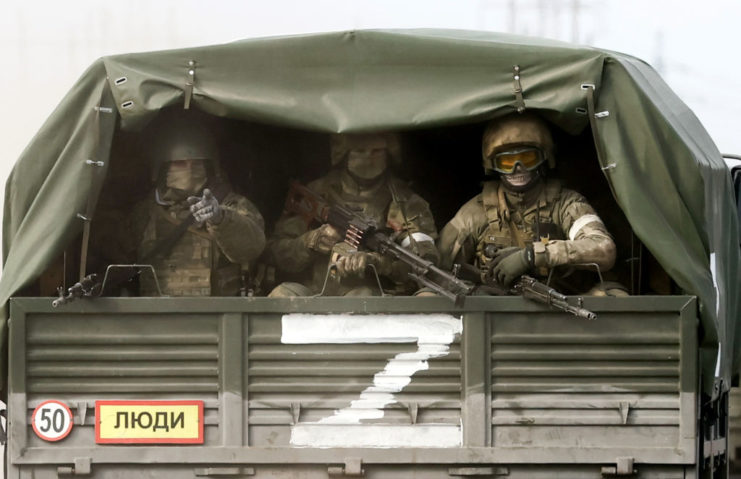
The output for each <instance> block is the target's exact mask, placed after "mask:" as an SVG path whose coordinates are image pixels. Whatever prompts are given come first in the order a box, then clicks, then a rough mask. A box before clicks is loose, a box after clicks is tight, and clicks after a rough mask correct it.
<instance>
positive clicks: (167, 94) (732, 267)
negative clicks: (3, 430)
mask: <svg viewBox="0 0 741 479" xmlns="http://www.w3.org/2000/svg"><path fill="white" fill-rule="evenodd" d="M515 65H517V66H518V67H519V73H518V72H515V70H514V66H515ZM515 77H517V78H515ZM590 85H593V86H594V89H592V86H590ZM519 87H521V93H520V92H518V90H519ZM591 91H593V92H594V101H593V102H592V104H591V105H590V102H589V101H588V100H589V96H590V95H589V94H590V92H591ZM186 102H190V107H191V108H197V109H200V110H203V111H205V112H207V113H210V114H213V115H217V116H222V117H229V118H234V119H243V120H251V121H254V122H261V123H265V124H270V125H277V126H285V127H292V128H299V129H306V130H312V131H318V132H350V131H362V130H373V129H384V130H389V129H410V128H429V127H441V126H448V125H458V124H464V123H471V122H476V121H484V120H486V119H489V118H493V117H496V116H498V115H502V114H504V113H508V112H511V111H514V110H516V109H517V108H518V107H524V108H526V109H535V110H538V111H539V112H540V113H541V114H543V115H544V116H545V117H546V118H547V119H548V120H549V121H551V122H553V123H554V124H556V125H558V126H559V127H560V128H562V129H563V130H564V131H566V132H569V133H574V134H576V133H578V132H580V131H583V130H584V129H585V128H587V127H588V126H589V124H590V116H591V117H592V118H591V120H592V128H593V132H594V137H595V144H596V150H597V152H598V153H599V155H598V156H599V161H600V163H601V165H600V166H601V168H602V170H603V172H604V174H605V176H606V178H607V180H608V182H609V185H610V187H611V188H612V193H613V195H614V197H615V199H616V201H617V203H618V204H619V206H620V207H621V208H622V210H623V212H624V214H625V215H626V217H627V219H628V221H629V222H630V225H631V226H632V228H633V230H634V232H635V234H636V235H637V236H638V238H639V239H640V240H641V241H642V242H643V243H644V244H645V245H646V247H647V248H648V249H649V250H650V251H651V253H652V254H653V255H654V256H655V257H656V258H657V259H658V261H659V262H660V263H661V265H662V266H663V267H664V269H665V270H666V271H667V273H669V275H670V276H671V277H672V278H673V279H674V281H675V282H676V283H677V284H678V285H679V286H680V287H681V288H682V289H683V290H685V291H686V292H688V293H690V294H693V295H696V296H698V298H699V299H700V305H701V306H700V316H701V319H702V325H703V331H704V333H703V334H704V336H703V345H704V348H705V349H704V350H705V352H706V353H705V354H706V357H705V360H704V361H703V364H705V373H706V377H707V376H708V375H709V376H712V375H713V373H714V371H713V369H714V367H715V358H716V352H717V351H716V348H718V347H719V346H720V355H719V357H720V369H719V374H720V376H722V377H723V378H724V379H725V380H726V384H728V381H729V379H730V377H731V375H732V372H733V371H736V370H738V365H739V359H740V354H739V349H740V345H741V335H740V333H741V328H737V327H736V322H737V319H738V318H739V311H740V305H739V295H738V294H737V292H738V288H739V284H740V282H739V279H740V278H741V276H740V275H741V259H740V258H739V239H738V227H737V218H736V215H735V210H734V208H735V205H734V201H733V193H732V185H731V182H730V178H729V175H728V171H727V168H726V166H725V164H724V162H723V160H722V158H721V155H720V153H719V152H718V149H717V148H716V146H715V145H714V144H713V142H712V140H711V139H710V137H709V136H708V134H707V133H706V132H705V130H704V129H703V127H702V125H701V124H700V122H699V121H698V120H697V118H696V117H695V116H694V115H693V113H692V112H691V111H690V110H689V109H688V108H687V106H686V105H685V104H684V103H683V102H682V101H681V100H680V99H679V98H678V97H677V96H676V95H675V94H674V93H673V92H672V91H671V90H670V89H669V87H668V86H667V85H666V84H665V83H664V82H663V81H662V80H661V78H660V77H659V76H658V75H657V74H656V73H655V72H654V70H653V69H652V68H651V67H650V66H648V65H647V64H645V63H643V62H641V61H639V60H637V59H635V58H632V57H630V56H627V55H623V54H619V53H614V52H609V51H604V50H598V49H595V48H588V47H582V46H574V45H570V44H566V43H560V42H555V41H548V40H541V39H535V38H527V37H519V36H511V35H503V34H496V33H489V32H468V31H439V30H409V31H357V32H340V33H328V34H316V35H302V36H291V37H276V38H264V39H253V40H244V41H239V42H234V43H230V44H225V45H217V46H209V47H202V48H191V49H182V50H173V51H161V52H153V53H136V54H128V55H116V56H110V57H105V58H103V59H100V60H98V61H97V62H95V63H94V64H93V65H92V66H91V67H90V69H89V70H88V71H87V72H85V73H84V75H83V76H82V78H81V79H80V80H79V81H78V83H77V84H76V85H75V86H74V88H73V89H72V91H70V92H69V94H68V95H67V96H66V97H65V98H64V99H63V101H62V102H61V104H60V105H59V107H58V108H57V109H56V110H55V112H54V113H53V114H52V115H51V117H50V118H49V119H48V121H47V122H46V123H45V124H44V126H43V127H42V128H41V130H40V131H39V132H38V134H37V135H36V137H35V138H34V139H33V141H32V142H31V144H30V145H29V146H28V147H27V148H26V150H25V151H24V153H23V154H22V156H21V158H20V159H19V160H18V162H17V164H16V166H15V169H14V170H13V172H12V173H11V175H10V178H9V179H8V181H7V185H6V192H5V215H4V222H3V257H4V260H5V261H4V271H3V275H2V280H1V281H0V304H7V301H8V298H10V297H11V296H13V295H14V294H16V293H17V292H18V291H19V290H20V289H21V288H23V287H24V286H25V285H28V284H29V283H31V282H32V281H34V280H35V279H36V278H37V277H38V276H39V275H40V274H41V272H42V271H44V270H45V269H46V267H47V266H48V265H49V264H50V262H51V261H52V260H53V259H54V258H56V257H58V256H59V254H60V253H61V252H62V251H63V250H64V248H65V247H66V246H67V245H68V243H69V242H70V241H72V240H73V239H74V238H75V237H77V236H78V235H79V234H80V232H81V231H82V228H83V224H84V222H85V218H84V217H87V218H88V219H89V215H92V214H94V207H95V204H96V201H97V198H98V195H99V193H100V188H101V185H102V183H103V179H104V178H105V174H106V170H107V168H108V162H107V159H108V151H109V149H110V142H111V136H112V133H113V130H114V129H115V128H116V121H117V120H118V121H119V122H120V127H121V128H123V129H135V128H137V127H139V126H141V125H143V124H145V123H146V122H147V121H148V120H149V119H151V118H152V117H153V116H154V115H156V114H157V112H159V111H161V110H162V109H163V108H164V107H166V106H170V105H174V104H178V103H179V104H183V105H184V104H185V103H186ZM590 107H591V108H590ZM588 112H590V113H591V115H590V114H588ZM595 116H596V118H595ZM117 117H120V118H118V119H117ZM98 162H101V163H98ZM86 215H88V216H86ZM5 316H7V313H6V314H5V315H3V317H5ZM1 333H2V337H3V338H5V337H6V335H5V320H3V321H2V330H1Z"/></svg>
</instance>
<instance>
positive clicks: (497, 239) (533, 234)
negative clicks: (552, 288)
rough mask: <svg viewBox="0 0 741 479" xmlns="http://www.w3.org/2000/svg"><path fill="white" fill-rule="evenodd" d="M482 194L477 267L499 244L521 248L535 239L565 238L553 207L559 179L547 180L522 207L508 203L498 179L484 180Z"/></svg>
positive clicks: (558, 192)
mask: <svg viewBox="0 0 741 479" xmlns="http://www.w3.org/2000/svg"><path fill="white" fill-rule="evenodd" d="M482 196H483V206H484V211H485V213H486V219H487V226H486V228H484V230H483V231H482V232H481V234H480V235H479V237H478V238H477V242H476V262H477V266H478V267H480V268H484V267H486V265H487V263H488V262H489V261H490V259H491V257H492V255H493V253H494V252H495V251H496V250H498V249H500V248H507V247H510V246H519V247H520V248H522V247H525V246H526V245H530V244H533V243H534V242H536V241H544V242H547V241H550V240H562V239H566V237H565V235H564V233H563V231H562V227H561V225H560V224H558V223H557V221H558V220H557V212H556V211H555V208H556V203H557V202H558V199H559V197H560V196H561V183H560V182H559V181H558V180H547V182H546V184H545V185H544V187H543V190H542V191H541V193H540V194H539V195H538V198H537V200H536V201H535V202H534V203H533V204H532V205H530V206H528V207H527V208H526V209H524V210H521V211H518V210H515V209H512V208H510V207H509V206H508V205H507V201H506V198H505V194H504V188H503V187H502V186H501V183H500V182H499V181H489V182H487V183H484V191H483V194H482ZM538 273H539V274H545V273H546V272H545V271H539V272H538Z"/></svg>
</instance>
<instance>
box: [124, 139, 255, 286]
mask: <svg viewBox="0 0 741 479" xmlns="http://www.w3.org/2000/svg"><path fill="white" fill-rule="evenodd" d="M162 146H163V148H162V149H161V151H160V153H159V155H158V157H157V158H156V161H155V168H154V169H153V173H152V179H153V181H155V188H154V190H153V191H152V192H151V193H150V194H149V196H148V197H147V198H146V199H145V200H143V201H141V202H139V203H138V204H137V205H135V207H134V211H133V215H132V218H131V229H132V231H131V234H132V235H133V237H134V238H135V240H134V241H135V245H134V247H135V248H136V257H137V260H138V261H139V262H144V263H147V264H152V265H153V266H154V268H155V270H156V273H157V280H158V282H159V286H160V288H161V290H162V293H163V294H165V295H170V296H236V295H237V294H239V291H240V289H241V288H242V287H243V281H242V274H243V270H244V269H247V268H248V265H249V263H250V262H251V261H253V260H254V259H255V258H257V256H259V255H260V253H261V252H262V251H263V248H264V246H265V233H264V223H263V219H262V216H261V215H260V213H259V211H258V210H257V208H256V207H255V206H254V205H253V204H252V203H251V202H250V201H249V200H247V198H245V197H243V196H241V195H238V194H236V193H234V192H233V191H231V188H230V187H229V186H228V185H227V183H226V182H225V181H224V179H223V178H222V175H221V170H220V166H219V160H218V153H217V151H218V150H217V148H216V145H215V143H214V140H213V138H212V137H211V136H210V135H209V134H208V133H207V132H205V131H204V130H202V129H199V128H197V127H196V126H195V125H188V126H182V127H180V128H177V129H175V130H174V131H173V134H172V135H170V138H169V139H168V140H165V141H164V144H163V145H162ZM186 227H187V228H186ZM150 276H151V275H150ZM155 292H156V289H155V286H154V284H153V282H152V281H151V277H148V276H147V275H144V274H142V276H141V294H142V295H151V294H153V293H155Z"/></svg>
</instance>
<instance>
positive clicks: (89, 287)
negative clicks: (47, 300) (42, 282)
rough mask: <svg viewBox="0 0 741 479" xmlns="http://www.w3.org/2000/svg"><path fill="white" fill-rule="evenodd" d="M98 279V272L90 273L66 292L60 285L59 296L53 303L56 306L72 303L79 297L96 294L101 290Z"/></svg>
mask: <svg viewBox="0 0 741 479" xmlns="http://www.w3.org/2000/svg"><path fill="white" fill-rule="evenodd" d="M97 279H98V275H97V274H89V275H87V276H85V277H84V278H82V279H81V280H80V282H79V283H75V284H73V285H72V286H71V287H69V288H68V289H67V292H66V293H65V291H64V288H63V287H61V286H60V287H59V288H58V289H57V292H58V294H59V297H58V298H57V299H55V300H54V301H52V302H51V305H52V306H53V307H55V308H56V307H59V306H61V305H63V304H67V303H71V302H72V301H74V300H76V299H78V298H82V297H90V296H94V295H95V294H96V292H98V291H99V290H100V283H98V282H97V281H96V280H97Z"/></svg>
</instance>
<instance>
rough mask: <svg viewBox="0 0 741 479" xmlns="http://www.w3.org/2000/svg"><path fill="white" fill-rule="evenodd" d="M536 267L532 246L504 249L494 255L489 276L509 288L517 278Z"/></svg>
mask: <svg viewBox="0 0 741 479" xmlns="http://www.w3.org/2000/svg"><path fill="white" fill-rule="evenodd" d="M534 267H535V255H534V254H533V247H532V246H527V247H525V248H518V247H510V248H503V249H501V250H499V251H497V252H496V253H495V254H494V258H492V260H491V263H490V270H489V276H490V277H491V278H492V279H494V280H495V281H496V282H497V283H499V284H500V285H502V286H504V287H505V288H509V287H510V286H511V285H512V283H513V282H514V281H515V280H516V279H517V278H519V277H520V276H522V275H523V274H525V273H527V272H528V271H529V270H531V269H532V268H534Z"/></svg>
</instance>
